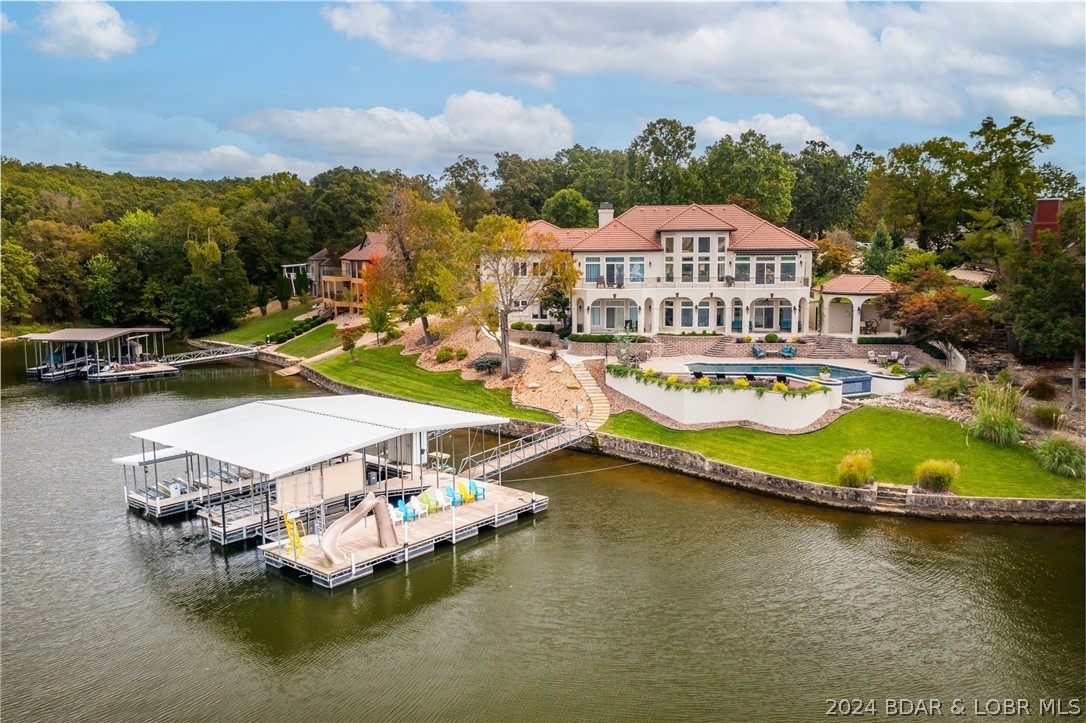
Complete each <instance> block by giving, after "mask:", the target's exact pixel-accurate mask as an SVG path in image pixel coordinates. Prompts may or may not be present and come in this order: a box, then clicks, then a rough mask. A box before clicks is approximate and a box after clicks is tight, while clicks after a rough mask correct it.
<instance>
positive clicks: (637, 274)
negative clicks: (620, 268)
mask: <svg viewBox="0 0 1086 723" xmlns="http://www.w3.org/2000/svg"><path fill="white" fill-rule="evenodd" d="M644 280H645V257H644V256H631V257H630V281H644Z"/></svg>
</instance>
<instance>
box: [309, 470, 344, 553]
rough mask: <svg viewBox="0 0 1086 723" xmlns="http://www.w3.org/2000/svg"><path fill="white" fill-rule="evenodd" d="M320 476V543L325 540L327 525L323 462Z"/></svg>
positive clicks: (318, 537) (318, 538)
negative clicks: (325, 527) (325, 526)
mask: <svg viewBox="0 0 1086 723" xmlns="http://www.w3.org/2000/svg"><path fill="white" fill-rule="evenodd" d="M320 475H321V524H320V528H319V532H320V534H319V535H318V536H317V540H318V541H319V540H321V539H323V538H324V525H325V519H324V462H321V471H320ZM348 507H349V505H348Z"/></svg>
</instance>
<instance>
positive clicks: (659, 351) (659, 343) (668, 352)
mask: <svg viewBox="0 0 1086 723" xmlns="http://www.w3.org/2000/svg"><path fill="white" fill-rule="evenodd" d="M652 343H653V344H654V345H655V346H653V349H652V356H653V358H656V357H662V356H683V355H684V354H685V352H684V351H683V350H682V349H680V348H679V347H677V346H675V345H674V344H672V343H671V341H670V340H669V339H668V338H667V337H666V336H654V337H652Z"/></svg>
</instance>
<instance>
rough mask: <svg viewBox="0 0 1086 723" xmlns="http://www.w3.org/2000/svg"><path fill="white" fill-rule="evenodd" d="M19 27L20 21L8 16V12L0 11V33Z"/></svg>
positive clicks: (12, 30)
mask: <svg viewBox="0 0 1086 723" xmlns="http://www.w3.org/2000/svg"><path fill="white" fill-rule="evenodd" d="M18 29H19V23H17V22H15V21H14V20H12V19H11V18H9V17H8V15H7V13H0V33H11V32H14V31H16V30H18Z"/></svg>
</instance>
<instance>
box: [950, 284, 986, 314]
mask: <svg viewBox="0 0 1086 723" xmlns="http://www.w3.org/2000/svg"><path fill="white" fill-rule="evenodd" d="M955 288H957V290H958V293H960V294H965V295H966V296H968V297H969V298H970V300H972V301H975V302H977V303H978V304H980V306H981V307H982V308H985V309H987V308H988V307H989V306H991V304H992V302H990V301H985V300H984V299H985V297H988V296H991V295H992V292H991V291H988V290H987V289H982V288H981V287H979V286H958V287H955Z"/></svg>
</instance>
